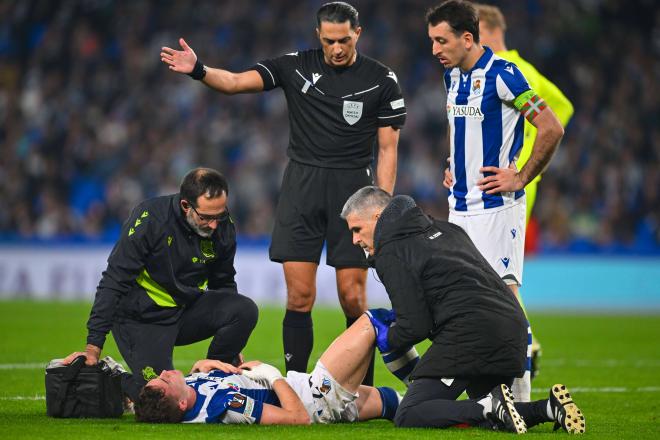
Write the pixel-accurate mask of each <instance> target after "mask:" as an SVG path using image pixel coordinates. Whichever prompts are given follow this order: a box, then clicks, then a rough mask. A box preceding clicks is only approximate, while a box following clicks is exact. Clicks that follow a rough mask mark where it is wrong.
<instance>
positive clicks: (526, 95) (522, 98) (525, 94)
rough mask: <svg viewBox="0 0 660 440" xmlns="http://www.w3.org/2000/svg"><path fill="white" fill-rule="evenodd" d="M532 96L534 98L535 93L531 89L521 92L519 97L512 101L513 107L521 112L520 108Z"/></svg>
mask: <svg viewBox="0 0 660 440" xmlns="http://www.w3.org/2000/svg"><path fill="white" fill-rule="evenodd" d="M533 96H536V92H535V91H534V90H532V89H529V90H527V91H526V92H522V93H521V94H520V95H518V96H517V97H516V99H514V100H513V106H514V107H515V108H517V109H518V111H520V112H522V108H523V106H524V105H525V103H526V102H527V101H529V100H530V99H531V98H532V97H533Z"/></svg>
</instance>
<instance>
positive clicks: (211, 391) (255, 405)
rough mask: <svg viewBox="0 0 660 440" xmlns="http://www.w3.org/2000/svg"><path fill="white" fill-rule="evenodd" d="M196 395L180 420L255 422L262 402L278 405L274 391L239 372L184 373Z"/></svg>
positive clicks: (184, 421) (188, 421)
mask: <svg viewBox="0 0 660 440" xmlns="http://www.w3.org/2000/svg"><path fill="white" fill-rule="evenodd" d="M186 383H187V384H188V385H190V386H191V387H193V388H194V390H195V393H196V394H197V399H196V400H195V405H194V406H193V408H191V409H190V410H188V411H186V413H185V414H184V415H183V423H226V424H238V423H248V424H251V423H259V422H260V420H261V413H262V411H263V407H264V403H270V404H272V405H277V406H279V405H280V402H279V400H278V398H277V395H276V394H275V392H274V391H273V390H272V389H271V388H270V387H269V386H268V384H264V383H261V382H257V381H254V380H252V379H249V378H247V377H245V376H242V375H240V374H230V373H223V372H222V371H219V370H213V371H210V372H209V373H194V374H191V375H189V376H186Z"/></svg>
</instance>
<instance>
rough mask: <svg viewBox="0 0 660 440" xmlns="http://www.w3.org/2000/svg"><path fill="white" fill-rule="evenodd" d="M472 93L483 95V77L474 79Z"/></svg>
mask: <svg viewBox="0 0 660 440" xmlns="http://www.w3.org/2000/svg"><path fill="white" fill-rule="evenodd" d="M472 94H473V95H481V79H479V78H476V79H473V80H472Z"/></svg>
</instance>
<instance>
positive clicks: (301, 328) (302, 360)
mask: <svg viewBox="0 0 660 440" xmlns="http://www.w3.org/2000/svg"><path fill="white" fill-rule="evenodd" d="M282 340H283V345H284V364H285V365H286V371H299V372H301V373H306V372H307V362H308V361H309V356H310V355H311V354H312V347H313V346H314V327H313V322H312V312H296V311H293V310H287V311H286V314H285V315H284V321H283V322H282Z"/></svg>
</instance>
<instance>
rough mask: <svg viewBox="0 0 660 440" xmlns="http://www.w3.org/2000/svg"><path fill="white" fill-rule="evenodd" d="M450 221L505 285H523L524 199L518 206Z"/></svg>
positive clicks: (457, 217)
mask: <svg viewBox="0 0 660 440" xmlns="http://www.w3.org/2000/svg"><path fill="white" fill-rule="evenodd" d="M449 221H450V222H451V223H454V224H455V225H458V226H460V227H461V228H463V230H464V231H465V232H467V234H468V235H469V236H470V239H471V240H472V242H473V243H474V245H475V246H476V247H477V249H479V251H480V252H481V255H483V256H484V258H486V260H487V261H488V262H489V263H490V265H491V266H492V267H493V269H495V272H497V273H498V274H499V275H500V277H502V279H503V280H504V282H505V283H506V284H508V285H513V284H516V285H518V286H521V285H522V272H523V258H524V253H525V223H526V204H525V196H523V197H521V198H520V199H519V200H518V203H516V204H515V205H512V206H510V207H507V208H504V209H501V210H497V211H495V212H480V213H478V214H468V215H459V214H456V213H455V212H454V211H450V212H449Z"/></svg>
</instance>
